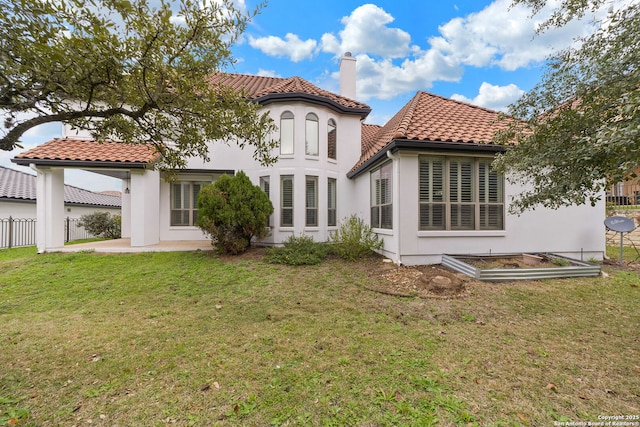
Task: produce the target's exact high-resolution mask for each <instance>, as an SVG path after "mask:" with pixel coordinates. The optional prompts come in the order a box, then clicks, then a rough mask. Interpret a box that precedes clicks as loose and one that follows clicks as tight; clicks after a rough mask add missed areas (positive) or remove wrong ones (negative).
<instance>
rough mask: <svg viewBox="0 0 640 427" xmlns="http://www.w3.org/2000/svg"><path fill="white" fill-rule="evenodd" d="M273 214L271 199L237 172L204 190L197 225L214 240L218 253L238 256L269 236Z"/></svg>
mask: <svg viewBox="0 0 640 427" xmlns="http://www.w3.org/2000/svg"><path fill="white" fill-rule="evenodd" d="M272 213H273V205H272V204H271V201H270V200H269V197H268V196H267V195H266V194H265V193H264V191H262V190H261V189H260V187H258V186H256V185H253V184H252V183H251V181H250V180H249V178H248V177H247V175H245V174H244V172H238V174H237V175H235V176H229V175H223V176H221V177H220V178H219V179H218V180H217V181H216V182H215V183H214V184H212V185H205V186H204V187H202V189H201V190H200V193H199V195H198V219H197V220H196V225H197V226H198V227H200V229H202V230H203V231H204V232H205V233H206V234H208V235H209V236H210V237H211V243H212V245H213V246H214V247H215V248H216V250H217V252H218V253H222V254H231V255H236V254H240V253H243V252H245V251H246V250H247V249H248V248H249V246H250V245H251V240H252V239H253V238H254V237H255V238H258V239H261V238H263V237H266V236H267V235H268V234H269V231H268V229H267V225H268V224H269V222H268V221H269V215H271V214H272Z"/></svg>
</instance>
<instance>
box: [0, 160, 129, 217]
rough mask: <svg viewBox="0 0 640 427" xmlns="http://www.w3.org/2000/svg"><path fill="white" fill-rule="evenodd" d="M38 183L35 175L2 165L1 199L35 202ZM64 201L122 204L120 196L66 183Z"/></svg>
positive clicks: (72, 203)
mask: <svg viewBox="0 0 640 427" xmlns="http://www.w3.org/2000/svg"><path fill="white" fill-rule="evenodd" d="M36 185H37V178H36V176H35V175H31V174H28V173H25V172H21V171H17V170H14V169H9V168H5V167H4V166H0V200H4V201H32V202H34V201H35V200H36ZM64 202H65V204H70V205H82V206H102V207H110V208H119V207H120V206H121V198H120V196H116V195H112V194H103V193H95V192H93V191H89V190H84V189H82V188H78V187H73V186H71V185H66V184H65V186H64Z"/></svg>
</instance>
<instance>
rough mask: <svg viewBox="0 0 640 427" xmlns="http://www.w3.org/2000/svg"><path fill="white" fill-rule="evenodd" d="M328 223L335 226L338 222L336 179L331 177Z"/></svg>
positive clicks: (328, 184)
mask: <svg viewBox="0 0 640 427" xmlns="http://www.w3.org/2000/svg"><path fill="white" fill-rule="evenodd" d="M327 196H328V200H327V225H328V226H329V227H334V226H336V225H337V223H338V218H337V215H336V199H337V198H336V179H335V178H329V180H328V181H327Z"/></svg>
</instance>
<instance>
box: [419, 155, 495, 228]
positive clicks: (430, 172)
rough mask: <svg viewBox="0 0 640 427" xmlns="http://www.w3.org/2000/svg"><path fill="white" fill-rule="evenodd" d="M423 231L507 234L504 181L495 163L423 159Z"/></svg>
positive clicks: (467, 159) (460, 159) (421, 219)
mask: <svg viewBox="0 0 640 427" xmlns="http://www.w3.org/2000/svg"><path fill="white" fill-rule="evenodd" d="M419 180H420V182H419V195H418V197H419V205H420V208H419V209H420V212H419V221H420V224H419V227H420V230H503V229H504V179H503V177H502V176H501V175H500V174H498V173H497V172H495V171H493V170H492V169H491V159H480V158H471V157H444V156H421V157H420V161H419Z"/></svg>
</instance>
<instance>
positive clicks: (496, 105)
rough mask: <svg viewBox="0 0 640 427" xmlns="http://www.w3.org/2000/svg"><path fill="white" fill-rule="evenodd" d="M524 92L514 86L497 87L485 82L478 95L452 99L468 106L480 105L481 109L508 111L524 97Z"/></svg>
mask: <svg viewBox="0 0 640 427" xmlns="http://www.w3.org/2000/svg"><path fill="white" fill-rule="evenodd" d="M524 93H525V92H524V91H523V90H522V89H520V88H519V87H518V86H516V85H514V84H509V85H506V86H496V85H492V84H490V83H487V82H483V83H482V84H481V85H480V89H479V90H478V95H477V96H476V97H475V98H473V99H469V98H467V97H466V96H463V95H459V94H453V95H452V96H451V99H455V100H456V101H462V102H466V103H468V104H473V105H479V106H481V107H485V108H490V109H492V110H496V111H503V112H506V111H507V106H508V105H509V104H512V103H514V102H515V101H517V100H518V99H520V97H521V96H522V95H524Z"/></svg>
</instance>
